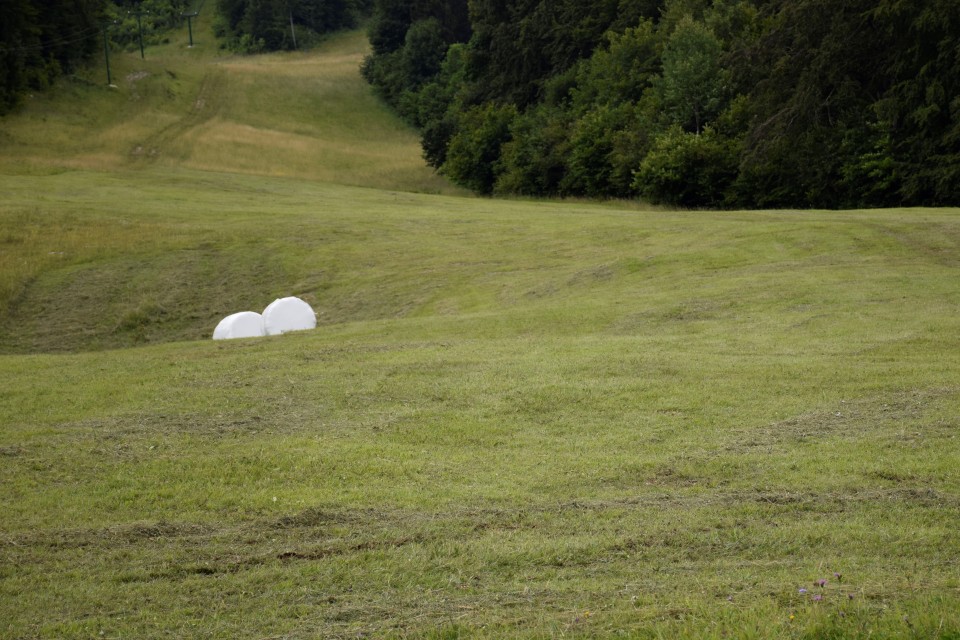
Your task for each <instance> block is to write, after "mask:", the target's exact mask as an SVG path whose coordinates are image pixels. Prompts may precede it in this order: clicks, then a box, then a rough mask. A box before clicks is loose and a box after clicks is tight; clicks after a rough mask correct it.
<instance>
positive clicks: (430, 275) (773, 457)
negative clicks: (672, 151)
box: [0, 30, 960, 638]
mask: <svg viewBox="0 0 960 640" xmlns="http://www.w3.org/2000/svg"><path fill="white" fill-rule="evenodd" d="M198 33H204V31H202V30H201V31H198ZM207 38H208V42H206V43H203V41H202V40H201V39H200V38H198V40H201V42H200V44H198V46H197V47H194V48H193V49H186V48H185V47H184V46H183V43H182V42H180V40H182V38H180V40H176V39H174V41H173V42H172V43H171V44H169V45H165V46H162V47H153V48H150V49H148V50H147V56H146V60H145V61H143V62H141V61H140V60H139V57H138V56H133V55H132V54H131V55H118V56H115V58H116V61H115V64H116V65H117V66H118V69H119V71H117V72H116V73H118V74H119V76H118V77H120V78H122V79H123V80H122V81H121V82H119V83H118V87H117V88H116V89H107V88H105V87H103V86H101V85H102V84H103V83H102V82H100V81H99V79H98V76H97V75H96V74H98V73H102V69H96V68H94V69H91V70H89V75H88V76H80V77H76V78H73V79H68V80H65V81H64V83H63V86H61V87H59V88H58V90H57V91H55V92H53V93H51V94H46V95H42V96H36V97H35V98H33V99H31V100H30V101H28V104H27V105H26V106H25V107H24V108H23V109H22V110H21V111H20V112H18V113H16V114H13V115H11V116H8V117H6V118H5V119H4V120H2V121H0V353H2V355H0V380H2V381H3V384H2V390H0V506H2V517H0V636H2V637H7V638H35V637H39V638H64V637H67V638H89V637H102V638H130V637H134V638H159V637H204V638H356V637H397V638H407V637H409V638H420V637H423V638H456V637H478V638H502V637H522V638H548V637H574V638H587V637H604V638H606V637H631V638H648V637H649V638H656V637H691V638H719V637H754V638H773V637H777V638H824V637H873V638H901V637H902V638H907V637H916V638H931V637H944V638H947V637H957V636H958V634H960V572H958V570H957V566H958V561H960V558H958V555H960V540H958V535H957V531H958V530H960V473H958V464H960V455H958V454H960V441H958V435H960V434H958V424H960V319H958V313H957V311H958V308H960V289H958V287H957V281H958V279H957V274H958V269H960V210H957V209H886V210H864V211H733V212H729V211H728V212H711V211H673V210H668V209H658V208H649V207H644V206H642V205H640V204H637V203H619V202H611V203H595V202H580V201H575V202H555V201H534V200H527V201H523V200H505V199H484V198H475V197H467V196H465V195H464V194H463V193H461V192H459V191H457V190H456V189H455V188H453V187H450V186H449V185H448V184H446V183H445V182H444V181H443V180H442V179H441V178H439V177H437V176H435V175H433V174H432V173H431V172H430V171H429V170H428V169H426V168H425V167H424V166H423V163H422V160H421V159H420V157H419V149H418V145H417V138H416V134H415V133H414V132H413V131H410V130H408V129H406V128H405V127H404V126H403V125H402V124H400V123H399V122H398V121H397V120H395V119H394V117H393V116H391V115H390V113H389V111H388V110H387V109H386V108H385V107H383V106H382V105H380V104H379V103H378V102H377V101H376V100H375V99H374V97H373V95H372V93H371V91H370V89H369V88H368V87H366V85H364V84H363V82H362V80H361V79H360V78H359V75H358V74H357V67H358V65H359V63H360V60H361V58H362V56H363V54H364V52H365V51H366V45H365V43H364V41H363V36H362V34H359V33H353V34H342V35H340V36H337V37H335V38H332V39H331V40H330V41H329V42H327V44H326V45H324V46H323V47H321V48H320V49H319V50H316V51H314V52H311V53H296V54H272V55H268V56H262V57H242V58H241V57H228V56H225V55H220V54H218V52H217V50H216V47H215V43H213V42H209V40H212V38H211V37H210V36H207ZM85 73H86V72H85ZM208 109H209V111H208ZM286 295H297V296H300V297H302V298H303V299H304V300H306V301H308V302H309V303H310V304H311V305H313V307H314V309H315V310H316V311H317V314H318V328H317V329H316V330H313V331H309V332H303V333H295V334H288V335H284V336H280V337H274V338H265V339H253V340H237V341H223V342H219V341H218V342H213V341H212V340H210V334H211V333H212V331H213V328H214V326H215V325H216V323H217V321H218V320H219V319H220V318H221V317H223V316H225V315H227V314H229V313H233V312H235V311H240V310H245V309H250V310H254V311H260V310H262V308H263V307H265V306H266V305H267V304H268V303H269V302H271V301H272V300H273V299H274V298H276V297H281V296H286Z"/></svg>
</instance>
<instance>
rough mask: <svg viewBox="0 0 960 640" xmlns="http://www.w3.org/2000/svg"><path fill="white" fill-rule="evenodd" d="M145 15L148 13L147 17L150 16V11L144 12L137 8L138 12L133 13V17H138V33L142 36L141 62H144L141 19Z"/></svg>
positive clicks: (141, 38)
mask: <svg viewBox="0 0 960 640" xmlns="http://www.w3.org/2000/svg"><path fill="white" fill-rule="evenodd" d="M130 13H131V12H130V11H128V12H127V15H130ZM144 13H146V14H147V15H150V12H149V11H143V9H141V8H139V7H138V8H137V10H136V11H134V12H133V15H135V16H137V33H138V34H139V35H140V59H141V60H143V23H142V22H141V20H140V18H141V16H143V14H144Z"/></svg>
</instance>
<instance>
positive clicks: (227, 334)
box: [213, 311, 266, 340]
mask: <svg viewBox="0 0 960 640" xmlns="http://www.w3.org/2000/svg"><path fill="white" fill-rule="evenodd" d="M263 335H266V334H265V333H264V330H263V316H261V315H260V314H259V313H257V312H256V311H241V312H240V313H234V314H231V315H229V316H227V317H226V318H224V319H223V320H221V321H220V324H218V325H217V328H216V329H214V330H213V339H214V340H229V339H230V338H259V337H260V336H263Z"/></svg>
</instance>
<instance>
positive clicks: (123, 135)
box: [0, 16, 455, 192]
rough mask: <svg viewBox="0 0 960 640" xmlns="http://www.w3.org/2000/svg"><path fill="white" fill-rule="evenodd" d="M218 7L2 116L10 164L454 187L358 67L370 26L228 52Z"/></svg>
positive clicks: (2, 157)
mask: <svg viewBox="0 0 960 640" xmlns="http://www.w3.org/2000/svg"><path fill="white" fill-rule="evenodd" d="M208 21H209V17H208V16H203V19H202V20H200V21H199V24H198V25H197V27H196V31H197V34H198V35H197V44H196V46H194V47H193V48H188V47H187V46H186V34H185V33H184V34H179V35H177V36H175V37H174V38H173V42H172V43H171V44H168V45H163V46H158V47H152V48H149V49H148V50H147V56H146V59H145V60H141V59H140V57H139V53H138V52H137V53H126V54H121V53H114V55H113V56H112V57H111V68H112V77H113V80H114V83H115V85H116V87H115V88H113V89H110V88H107V87H106V83H105V67H104V65H103V61H102V59H101V60H100V61H99V62H98V63H96V64H94V65H93V66H92V67H90V68H88V69H86V70H85V71H84V72H83V73H81V74H78V75H77V76H74V77H71V78H68V79H65V80H63V81H62V82H61V83H60V84H59V85H58V86H57V87H56V88H55V89H54V90H53V91H50V92H48V93H44V94H37V95H33V96H30V97H29V98H28V100H27V105H26V106H25V107H24V108H23V109H21V110H20V111H19V112H18V113H16V114H13V115H11V116H8V117H6V118H4V119H3V120H2V122H0V170H3V171H6V172H15V173H19V172H23V171H25V170H33V171H45V170H47V169H51V168H56V169H63V168H69V169H94V170H123V169H130V168H139V169H142V168H149V167H155V166H159V167H168V168H169V167H183V168H193V169H201V170H213V171H231V172H241V173H254V174H260V175H271V176H286V177H297V178H303V179H306V180H313V181H323V182H334V183H338V184H351V185H363V186H373V187H379V188H386V189H402V190H414V191H428V192H443V191H445V192H455V190H454V189H452V188H451V187H449V186H448V184H447V183H446V182H445V181H444V180H442V179H441V178H439V177H438V176H436V175H435V174H434V173H433V171H432V170H431V169H429V168H428V167H426V166H425V164H424V162H423V160H422V159H421V158H420V147H419V143H418V140H417V136H416V134H415V132H414V131H412V130H411V129H409V128H408V127H407V126H406V125H404V124H403V123H402V122H401V121H400V120H399V119H398V118H397V117H396V116H394V115H393V114H392V113H391V112H390V111H389V109H387V108H386V107H385V106H384V105H383V104H382V103H381V102H380V101H379V100H377V99H376V98H375V97H374V95H373V92H372V90H371V89H370V87H369V86H367V84H366V83H365V82H364V81H363V80H362V79H361V78H360V75H359V65H360V63H361V61H362V59H363V56H364V55H365V53H366V51H367V49H368V46H369V45H368V44H367V41H366V36H365V35H364V34H363V33H362V32H360V31H355V32H349V33H341V34H337V35H334V36H332V37H331V38H330V39H329V40H328V41H327V42H326V43H324V44H323V46H321V47H320V48H319V49H318V50H315V51H311V52H307V53H286V54H273V55H264V56H246V57H244V56H241V57H236V56H229V55H223V54H222V53H221V52H219V51H218V49H217V48H216V42H215V41H214V40H213V38H212V37H211V36H210V35H208V33H207V28H208V27H209V25H208V24H207V22H208Z"/></svg>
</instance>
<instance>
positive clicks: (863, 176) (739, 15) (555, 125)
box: [363, 0, 960, 207]
mask: <svg viewBox="0 0 960 640" xmlns="http://www.w3.org/2000/svg"><path fill="white" fill-rule="evenodd" d="M370 38H371V43H372V47H373V53H372V54H371V56H370V57H369V58H368V59H367V60H366V62H365V63H364V68H363V71H364V74H365V76H366V77H367V79H368V80H369V81H370V82H371V83H372V84H373V85H374V86H375V87H376V88H377V90H378V92H379V93H380V94H381V95H382V96H383V97H384V99H385V100H387V101H388V102H389V103H390V104H392V105H393V106H394V107H395V108H397V109H398V111H399V112H400V113H401V114H402V115H403V116H404V117H405V118H406V119H408V120H409V121H410V122H412V123H413V124H415V125H417V126H418V127H420V128H421V131H422V143H423V149H424V156H425V158H426V159H427V161H428V162H429V163H430V164H431V165H433V166H434V167H436V168H438V169H439V170H440V171H442V172H443V173H445V174H446V175H448V176H449V177H450V178H452V179H453V180H454V181H456V182H457V183H459V184H461V185H464V186H467V187H469V188H471V189H474V190H476V191H478V192H481V193H504V194H507V193H510V194H530V195H560V196H588V197H628V198H632V197H643V198H646V199H649V200H651V201H655V202H665V203H671V204H677V205H682V206H689V207H788V206H802V207H807V206H816V207H856V206H899V205H945V204H954V205H956V204H960V53H958V52H960V3H958V2H956V0H843V1H841V2H837V1H835V0H712V1H711V0H597V1H595V2H590V3H582V2H579V1H577V0H471V1H470V3H469V6H468V5H467V3H466V2H465V0H415V1H413V2H409V1H407V2H401V1H400V0H376V2H375V7H374V20H373V23H372V27H371V31H370Z"/></svg>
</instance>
